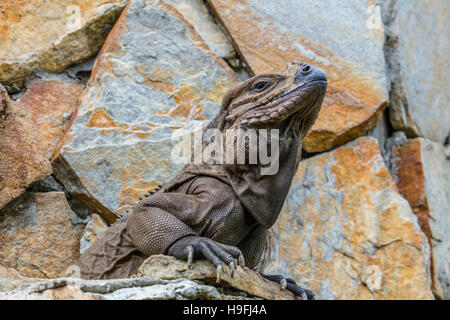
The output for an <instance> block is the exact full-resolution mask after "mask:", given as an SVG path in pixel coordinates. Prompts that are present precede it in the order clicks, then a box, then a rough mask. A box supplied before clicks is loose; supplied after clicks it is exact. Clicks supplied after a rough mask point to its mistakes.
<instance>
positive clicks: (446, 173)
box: [421, 139, 450, 299]
mask: <svg viewBox="0 0 450 320" xmlns="http://www.w3.org/2000/svg"><path fill="white" fill-rule="evenodd" d="M421 145H422V161H423V168H424V174H425V193H426V196H427V202H428V206H429V208H430V227H431V232H432V250H433V257H434V264H435V269H436V270H437V273H438V279H439V282H440V284H441V287H442V290H443V294H444V298H445V299H450V233H449V226H450V160H449V159H447V158H446V157H445V149H444V147H443V146H442V145H440V144H438V143H435V142H432V141H429V140H426V139H421Z"/></svg>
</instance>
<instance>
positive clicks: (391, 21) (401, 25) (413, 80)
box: [381, 0, 450, 143]
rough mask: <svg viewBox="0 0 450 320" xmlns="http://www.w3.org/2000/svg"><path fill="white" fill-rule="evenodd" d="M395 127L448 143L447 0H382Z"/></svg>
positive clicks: (448, 25)
mask: <svg viewBox="0 0 450 320" xmlns="http://www.w3.org/2000/svg"><path fill="white" fill-rule="evenodd" d="M381 3H383V6H382V14H383V21H384V23H385V25H386V28H385V29H386V36H387V42H386V60H387V66H388V74H389V77H390V82H391V87H392V88H391V94H390V100H391V101H390V106H391V108H390V110H391V112H390V116H391V123H392V126H393V127H394V129H396V130H402V131H405V132H406V134H407V135H408V136H409V137H417V136H423V137H425V138H427V139H430V140H433V141H436V142H440V143H444V141H445V138H446V137H447V136H448V134H449V128H450V108H449V107H448V103H449V101H450V92H449V90H448V87H449V85H450V83H449V77H448V70H449V69H450V62H449V59H448V52H449V50H450V40H449V37H448V33H449V30H450V20H449V19H448V16H449V13H450V11H449V6H448V1H446V0H438V1H433V2H430V3H426V2H424V1H420V0H413V1H404V0H388V1H382V2H381Z"/></svg>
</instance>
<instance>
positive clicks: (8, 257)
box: [0, 192, 83, 278]
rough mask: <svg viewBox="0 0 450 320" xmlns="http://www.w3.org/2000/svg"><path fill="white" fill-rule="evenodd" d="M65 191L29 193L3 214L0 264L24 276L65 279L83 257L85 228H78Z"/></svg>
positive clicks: (7, 208) (79, 226)
mask: <svg viewBox="0 0 450 320" xmlns="http://www.w3.org/2000/svg"><path fill="white" fill-rule="evenodd" d="M75 221H76V216H75V214H74V213H73V212H72V211H71V209H70V207H69V204H68V202H67V200H66V198H65V195H64V192H47V193H29V192H27V193H25V194H24V195H23V196H21V197H20V198H17V199H15V200H14V201H12V202H10V203H9V204H8V205H7V206H6V207H5V208H3V209H2V210H1V211H0V264H1V265H3V266H5V267H9V268H14V269H16V270H18V271H19V272H20V273H21V274H22V275H26V276H31V277H38V278H55V277H58V276H62V275H63V274H64V272H65V270H66V268H68V267H69V266H70V265H72V264H74V263H75V261H76V260H77V259H78V257H79V250H80V238H81V234H82V232H83V229H82V225H81V224H78V225H74V224H73V222H75Z"/></svg>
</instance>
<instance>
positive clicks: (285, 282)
mask: <svg viewBox="0 0 450 320" xmlns="http://www.w3.org/2000/svg"><path fill="white" fill-rule="evenodd" d="M280 286H281V289H286V287H287V281H286V279H281V281H280Z"/></svg>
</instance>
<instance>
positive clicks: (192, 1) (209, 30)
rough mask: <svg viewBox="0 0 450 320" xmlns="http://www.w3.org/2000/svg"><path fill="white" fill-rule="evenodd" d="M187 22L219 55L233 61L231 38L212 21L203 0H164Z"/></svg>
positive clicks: (234, 54) (233, 53) (234, 55)
mask: <svg viewBox="0 0 450 320" xmlns="http://www.w3.org/2000/svg"><path fill="white" fill-rule="evenodd" d="M165 1H166V2H167V3H168V4H170V5H171V6H172V7H174V8H175V9H177V11H178V13H180V14H181V15H182V16H183V18H184V19H185V20H186V21H187V22H189V23H190V24H191V25H192V26H193V27H194V29H195V31H196V32H197V33H198V34H199V36H200V37H201V38H202V40H203V41H204V42H205V43H206V45H208V47H209V48H210V49H211V50H212V51H213V52H214V53H215V54H216V55H218V56H219V57H221V58H223V59H226V60H229V61H230V63H233V59H235V58H236V52H235V50H234V48H233V44H232V43H231V40H230V39H228V37H227V36H226V35H225V34H224V32H223V31H222V30H221V28H220V27H219V26H218V25H217V24H216V23H215V22H214V19H213V17H212V15H211V14H210V13H209V12H208V9H207V8H206V6H205V4H204V1H203V0H165Z"/></svg>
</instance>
